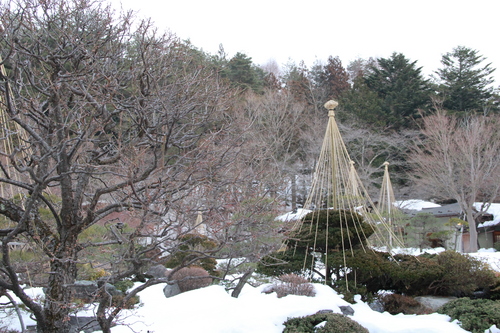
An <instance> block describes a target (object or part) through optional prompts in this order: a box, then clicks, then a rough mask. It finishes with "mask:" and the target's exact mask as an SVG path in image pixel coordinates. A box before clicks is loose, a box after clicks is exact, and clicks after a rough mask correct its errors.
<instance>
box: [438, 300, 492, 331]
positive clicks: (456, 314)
mask: <svg viewBox="0 0 500 333" xmlns="http://www.w3.org/2000/svg"><path fill="white" fill-rule="evenodd" d="M437 312H438V313H441V314H446V315H448V316H450V317H451V318H452V319H458V320H459V321H460V326H461V327H462V328H463V329H464V330H467V331H470V332H472V333H483V332H484V331H485V330H486V329H488V328H490V327H491V326H492V325H497V327H498V326H500V302H499V301H492V300H489V299H470V298H467V297H465V298H459V299H456V300H454V301H451V302H449V303H446V304H445V305H443V306H442V307H440V308H439V309H438V310H437Z"/></svg>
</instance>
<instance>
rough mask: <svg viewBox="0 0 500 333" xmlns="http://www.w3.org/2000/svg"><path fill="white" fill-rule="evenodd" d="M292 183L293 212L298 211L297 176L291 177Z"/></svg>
mask: <svg viewBox="0 0 500 333" xmlns="http://www.w3.org/2000/svg"><path fill="white" fill-rule="evenodd" d="M291 181H292V210H293V211H296V209H297V176H296V175H295V174H293V175H292V177H291Z"/></svg>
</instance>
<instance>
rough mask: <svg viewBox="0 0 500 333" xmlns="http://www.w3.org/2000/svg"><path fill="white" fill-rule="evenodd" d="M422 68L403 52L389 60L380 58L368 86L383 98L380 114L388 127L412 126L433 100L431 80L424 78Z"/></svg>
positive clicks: (369, 76) (368, 80)
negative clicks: (421, 111) (431, 98)
mask: <svg viewBox="0 0 500 333" xmlns="http://www.w3.org/2000/svg"><path fill="white" fill-rule="evenodd" d="M421 71H422V67H416V61H413V62H410V60H408V59H407V58H406V57H405V56H404V55H403V54H401V53H393V54H392V56H391V57H390V58H388V59H385V58H379V59H377V64H376V65H374V66H371V67H370V73H369V74H368V76H367V77H366V84H367V85H368V87H369V88H370V89H371V90H372V91H374V92H376V93H377V95H378V96H379V97H380V98H381V99H382V101H383V102H382V103H383V106H382V112H383V114H382V115H380V116H381V118H382V120H383V121H384V122H385V124H386V127H392V128H394V129H401V128H404V127H411V126H412V120H413V119H416V118H419V117H420V112H419V110H421V109H425V108H426V107H427V106H428V104H429V101H430V89H429V82H428V80H426V79H424V78H423V77H422V73H421Z"/></svg>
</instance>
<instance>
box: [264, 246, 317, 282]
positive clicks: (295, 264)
mask: <svg viewBox="0 0 500 333" xmlns="http://www.w3.org/2000/svg"><path fill="white" fill-rule="evenodd" d="M313 260H315V258H314V257H313V256H312V255H307V254H306V252H305V249H302V248H297V249H287V250H286V251H280V252H275V253H273V254H270V255H268V256H265V257H264V258H262V260H261V261H259V263H258V266H257V270H256V272H257V273H260V274H265V275H268V276H280V275H282V274H292V273H294V274H301V273H302V272H304V269H306V270H307V269H308V268H310V267H311V265H312V262H313Z"/></svg>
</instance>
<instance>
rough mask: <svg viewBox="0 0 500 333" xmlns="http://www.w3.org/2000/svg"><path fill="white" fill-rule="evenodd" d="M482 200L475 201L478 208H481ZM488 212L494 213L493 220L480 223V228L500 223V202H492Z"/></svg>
mask: <svg viewBox="0 0 500 333" xmlns="http://www.w3.org/2000/svg"><path fill="white" fill-rule="evenodd" d="M482 204H483V203H482V202H476V203H474V207H475V208H476V209H477V210H480V209H481V205H482ZM486 213H488V214H491V215H493V221H486V222H483V223H481V224H479V225H478V228H486V227H492V226H495V225H497V224H499V223H500V203H492V204H491V205H490V207H489V208H488V209H487V210H486Z"/></svg>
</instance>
